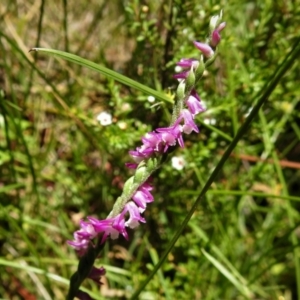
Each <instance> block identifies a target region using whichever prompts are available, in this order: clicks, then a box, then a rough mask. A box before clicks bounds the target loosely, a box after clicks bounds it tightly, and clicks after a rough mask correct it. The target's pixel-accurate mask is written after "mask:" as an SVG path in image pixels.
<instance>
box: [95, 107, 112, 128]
mask: <svg viewBox="0 0 300 300" xmlns="http://www.w3.org/2000/svg"><path fill="white" fill-rule="evenodd" d="M97 121H99V123H100V124H101V125H102V126H107V125H110V124H111V123H112V116H111V114H109V113H107V112H106V111H102V112H101V113H100V114H99V115H98V116H97Z"/></svg>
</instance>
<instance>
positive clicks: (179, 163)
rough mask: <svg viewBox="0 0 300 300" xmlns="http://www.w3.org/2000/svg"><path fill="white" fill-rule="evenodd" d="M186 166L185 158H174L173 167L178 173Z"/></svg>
mask: <svg viewBox="0 0 300 300" xmlns="http://www.w3.org/2000/svg"><path fill="white" fill-rule="evenodd" d="M185 165H186V162H185V160H184V158H183V156H173V157H172V167H173V168H174V169H176V170H178V171H180V170H182V169H183V168H184V166H185Z"/></svg>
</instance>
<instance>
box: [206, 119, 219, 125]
mask: <svg viewBox="0 0 300 300" xmlns="http://www.w3.org/2000/svg"><path fill="white" fill-rule="evenodd" d="M203 122H204V124H207V125H216V123H217V120H216V119H215V118H204V120H203Z"/></svg>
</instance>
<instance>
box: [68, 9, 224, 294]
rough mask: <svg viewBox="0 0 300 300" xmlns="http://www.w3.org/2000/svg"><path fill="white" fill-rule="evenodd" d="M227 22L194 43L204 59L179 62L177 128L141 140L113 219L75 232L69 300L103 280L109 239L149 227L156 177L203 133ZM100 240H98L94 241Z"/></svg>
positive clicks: (217, 22) (214, 23)
mask: <svg viewBox="0 0 300 300" xmlns="http://www.w3.org/2000/svg"><path fill="white" fill-rule="evenodd" d="M221 19H222V13H220V15H218V16H214V17H212V18H211V21H210V34H209V37H208V39H207V40H206V42H205V43H200V42H197V41H195V42H194V45H195V47H196V48H197V49H199V50H200V52H201V53H202V54H201V56H200V58H199V59H189V58H184V59H181V60H180V61H179V62H178V63H177V65H178V66H179V67H181V68H182V69H183V71H182V72H181V73H178V74H175V75H174V78H175V79H177V80H179V84H178V88H177V90H176V95H175V103H174V107H173V112H172V119H171V123H170V125H169V126H168V127H164V128H157V129H155V130H154V131H152V132H149V133H147V134H146V135H145V136H144V137H142V139H141V140H142V145H141V146H139V147H137V148H136V149H135V150H131V151H129V154H130V156H131V157H132V159H133V160H134V163H127V164H126V166H127V167H128V168H131V169H135V174H134V175H133V176H132V177H130V178H129V179H128V180H127V181H126V182H125V184H124V188H123V192H122V194H121V195H120V196H119V197H118V198H117V200H116V202H115V204H114V206H113V208H112V211H111V212H110V214H109V215H108V216H107V218H106V219H104V220H98V219H96V218H94V217H87V221H84V220H81V221H80V227H81V228H80V229H79V230H78V231H76V232H75V233H74V240H73V241H68V244H69V245H70V246H72V247H73V248H74V249H75V250H77V252H78V253H79V254H80V255H81V256H82V258H81V260H80V263H79V267H78V271H77V272H76V273H75V274H76V276H75V277H74V278H75V279H76V280H75V279H74V280H73V282H72V280H71V284H70V291H72V292H69V296H70V298H68V299H72V298H71V297H72V296H75V295H77V296H78V297H80V298H83V296H80V295H83V294H82V292H80V294H76V291H78V289H79V286H80V284H81V282H82V280H83V279H82V277H90V278H91V279H93V280H95V278H96V280H97V281H98V282H99V281H100V278H101V276H102V275H104V274H105V270H104V269H103V268H100V269H97V268H95V267H93V263H94V261H95V259H96V256H97V255H98V254H99V252H100V251H101V249H102V247H103V245H104V243H105V241H106V240H107V239H108V238H111V239H116V238H118V237H119V235H120V234H121V235H123V237H124V238H125V239H128V233H127V229H126V228H128V227H129V228H136V227H137V226H139V223H145V222H146V220H145V219H144V218H143V217H142V215H141V214H142V213H143V212H144V211H145V209H146V208H147V204H148V203H151V202H153V201H154V198H153V196H152V194H151V191H152V190H153V187H152V185H151V183H150V180H151V175H152V174H153V173H154V172H155V171H156V170H157V169H158V168H160V166H161V165H162V163H163V162H164V160H165V157H166V155H167V153H168V150H169V149H170V148H172V147H174V146H176V145H177V144H178V145H179V146H180V147H184V141H183V133H185V134H190V133H191V132H193V131H194V132H196V133H198V132H199V129H198V126H197V125H196V123H195V121H194V120H195V116H196V115H198V114H199V113H201V112H203V111H205V108H204V106H203V105H202V103H201V99H200V97H199V95H198V94H197V92H196V89H195V86H196V84H197V83H198V82H199V80H200V79H201V77H202V75H203V72H204V70H205V68H206V67H207V66H208V65H210V64H211V63H212V62H213V61H214V60H215V58H216V55H217V45H218V44H219V42H220V40H221V36H220V32H221V31H222V30H223V29H224V27H225V23H224V22H223V23H222V22H221ZM95 240H97V241H96V242H94V241H95ZM91 257H92V259H91ZM82 261H89V263H86V264H83V263H82ZM82 265H85V266H86V267H82ZM80 268H81V269H80ZM82 268H83V270H82ZM75 274H74V275H75ZM80 274H84V276H80ZM89 274H92V275H93V276H89ZM74 275H73V276H74ZM78 278H80V280H78Z"/></svg>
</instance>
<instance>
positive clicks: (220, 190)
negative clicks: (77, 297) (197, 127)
mask: <svg viewBox="0 0 300 300" xmlns="http://www.w3.org/2000/svg"><path fill="white" fill-rule="evenodd" d="M148 2H149V4H148V6H146V5H142V1H139V0H138V1H133V0H132V1H131V0H130V1H111V2H110V1H89V2H84V1H81V2H79V3H77V2H76V5H75V2H74V3H73V2H72V3H71V2H67V1H61V2H46V1H45V2H43V1H42V2H41V4H40V3H36V2H34V1H23V2H22V1H19V2H13V1H8V0H5V1H4V2H3V3H1V4H0V90H1V91H0V166H1V167H0V199H1V200H0V205H1V208H0V274H1V275H0V279H1V280H0V282H1V283H0V298H3V299H29V298H30V296H32V297H33V298H32V299H64V298H65V297H66V294H67V290H68V284H69V279H70V277H71V275H72V274H73V273H74V272H75V270H76V268H77V264H78V258H77V257H76V253H75V252H74V251H73V250H72V249H71V248H70V247H69V246H67V244H66V240H68V239H72V234H73V232H74V231H75V230H77V229H78V221H79V220H80V219H81V218H84V217H86V216H88V215H93V216H96V217H97V218H105V217H106V216H107V215H108V213H109V212H110V210H111V208H112V206H113V203H114V201H115V199H116V198H117V197H118V196H119V195H120V193H121V188H122V184H123V183H124V182H125V180H126V179H127V178H128V177H129V176H130V175H131V173H130V172H129V171H128V169H127V168H126V167H125V166H124V163H125V162H128V161H130V157H129V155H128V154H127V153H128V151H129V150H131V149H133V148H135V147H136V146H138V145H139V143H140V138H141V136H142V135H144V134H145V133H146V132H148V131H150V130H152V129H154V128H156V127H158V126H160V127H163V126H166V125H168V124H169V121H170V119H171V116H170V111H171V109H172V103H170V101H169V99H170V98H169V97H168V96H167V95H168V94H169V93H173V92H174V91H175V88H176V84H177V83H176V81H175V80H174V79H172V75H173V73H174V64H175V62H177V61H178V60H179V59H180V58H182V57H192V56H196V55H197V50H195V49H194V47H193V45H192V41H193V40H194V39H197V40H199V41H201V40H204V39H205V37H206V34H207V26H208V21H209V18H210V17H211V16H212V15H214V14H217V13H218V12H219V10H220V9H221V8H222V9H223V10H224V20H225V21H226V22H227V27H226V28H225V30H224V32H223V34H222V41H221V45H220V48H219V56H218V58H217V60H216V61H215V63H214V64H213V65H212V66H211V67H210V68H209V70H208V73H207V74H206V75H205V76H204V77H203V79H202V80H201V82H200V85H199V86H198V88H197V91H198V93H199V95H200V97H201V98H202V99H203V100H204V101H205V103H206V105H207V108H208V110H207V111H206V112H205V113H203V114H201V115H199V116H198V117H197V123H199V124H201V132H200V134H198V135H196V134H192V135H190V136H186V137H185V145H186V147H185V148H184V149H176V150H175V151H174V152H173V153H172V154H170V155H169V156H170V157H171V156H172V155H183V156H184V158H185V160H186V162H187V164H186V166H185V168H184V170H183V171H177V170H175V169H173V168H172V165H171V161H170V160H168V161H167V162H166V163H165V164H164V166H163V168H162V169H160V170H159V171H158V172H157V173H156V174H155V177H154V181H153V183H154V186H155V191H154V197H155V201H154V203H152V204H151V205H149V206H148V208H147V211H146V212H145V218H146V220H147V223H146V224H143V225H141V226H140V227H139V228H138V229H136V230H134V231H131V232H130V240H129V241H125V240H124V239H122V238H120V239H118V240H116V241H111V242H109V243H107V244H106V245H105V248H104V251H103V253H102V256H101V257H100V258H99V259H98V260H97V262H96V265H97V266H98V267H99V266H104V267H105V268H106V270H107V274H106V276H105V278H103V279H102V282H103V283H104V284H103V285H102V286H101V287H100V288H99V287H97V286H96V285H94V284H91V283H90V282H89V281H88V280H86V281H85V282H84V284H83V288H85V290H86V291H89V293H90V294H91V295H93V296H94V298H95V299H127V298H130V297H131V296H132V295H133V294H134V292H135V291H137V290H138V288H139V287H140V286H142V285H143V283H144V282H147V285H145V287H144V288H142V292H141V294H140V299H212V300H213V299H285V300H289V299H300V293H299V291H300V269H299V228H298V227H299V221H300V216H299V208H300V207H299V205H300V204H299V201H300V188H299V180H300V172H299V163H300V161H299V157H300V155H299V145H300V123H299V117H300V113H299V107H300V104H299V101H300V96H299V95H300V86H299V74H298V73H299V72H298V70H299V60H298V59H297V58H295V59H294V62H293V65H292V66H291V67H290V68H289V69H288V70H287V72H286V73H285V75H284V76H283V77H282V78H280V80H279V83H278V84H276V87H275V85H274V88H273V89H272V90H271V92H272V93H271V94H270V95H269V96H268V97H265V98H264V99H263V101H264V102H265V103H264V105H263V106H262V108H261V109H260V110H259V112H258V114H257V115H256V116H255V109H254V110H252V112H253V111H254V113H253V117H254V119H253V120H252V122H251V124H250V127H249V129H248V131H246V132H245V133H244V134H243V135H242V136H238V138H239V139H238V140H237V139H235V137H236V136H237V133H238V132H239V128H241V127H242V126H243V124H245V122H248V121H250V119H251V117H250V119H246V116H247V115H248V113H249V112H250V111H251V109H252V108H253V107H254V106H255V104H257V103H258V101H259V99H262V98H260V95H262V94H263V93H265V92H266V91H267V88H266V86H267V85H270V83H272V80H274V75H275V72H276V70H277V69H278V66H279V65H280V64H281V63H282V62H284V60H285V59H286V57H287V55H288V54H289V53H290V52H291V50H292V49H293V48H294V44H295V43H296V40H297V38H298V36H299V24H300V2H299V1H298V0H296V1H290V0H289V1H285V2H282V3H281V2H278V3H275V2H274V1H254V2H247V1H235V0H230V1H221V2H216V1H200V2H199V1H180V0H173V1H167V0H164V1H148ZM150 3H151V4H150ZM112 20H113V22H112ZM32 47H43V48H52V49H57V50H60V51H67V52H70V53H72V54H74V55H77V56H79V57H82V58H84V59H88V60H91V61H93V62H95V63H96V64H99V65H101V66H105V67H106V68H109V69H111V70H113V71H115V72H118V73H120V74H122V75H124V76H127V77H129V78H131V79H132V80H135V81H137V82H139V83H140V84H142V85H144V86H146V87H148V88H151V89H154V90H156V91H157V100H156V103H155V105H153V104H151V103H149V102H148V101H147V96H148V95H147V91H146V90H145V89H144V90H143V89H142V88H141V86H140V85H138V84H136V85H135V86H134V83H133V84H129V86H128V85H126V82H122V83H120V82H119V81H118V80H115V77H112V78H108V77H106V76H103V75H101V74H100V73H98V72H95V71H93V70H91V69H88V68H84V67H82V66H80V65H77V64H74V63H72V62H69V61H66V60H63V59H56V58H55V57H53V56H49V55H45V54H43V53H39V52H38V53H28V50H29V49H30V48H32ZM124 83H125V84H124ZM159 95H161V99H159V100H158V97H160V96H159ZM266 100H267V101H266ZM101 111H108V112H110V113H111V114H112V115H113V124H112V125H110V126H106V127H104V126H101V125H100V124H99V122H98V121H97V120H96V116H97V115H98V113H99V112H101ZM251 116H252V115H251ZM209 120H210V122H211V123H210V125H207V122H208V121H209ZM214 122H215V123H214ZM232 141H237V142H238V143H237V144H236V145H233V146H234V147H233V148H234V149H233V154H232V155H231V156H230V157H229V158H228V159H227V160H226V161H225V156H226V155H227V154H228V155H229V154H230V153H229V152H226V149H227V147H228V146H229V145H230V144H231V143H232ZM224 153H225V154H224ZM226 153H227V154H226ZM222 159H223V162H224V166H223V168H222V169H221V170H220V172H219V173H218V174H216V173H213V172H214V170H215V168H216V166H217V165H218V164H219V162H220V160H222ZM286 160H288V161H290V162H291V163H290V164H288V166H287V165H286V164H285V161H286ZM211 174H215V175H217V176H216V177H215V178H214V180H213V182H212V185H211V187H210V188H209V189H208V191H207V193H206V194H205V196H204V197H202V198H201V201H200V202H199V204H198V205H197V206H194V204H195V202H196V199H197V197H198V196H199V194H200V192H201V191H202V189H203V188H204V187H205V186H206V184H207V182H208V180H209V178H210V176H211ZM207 187H208V186H207ZM193 206H194V208H195V211H194V212H193V211H191V209H192V207H193ZM188 214H190V215H191V216H192V217H191V219H190V220H189V222H187V226H186V227H185V228H182V227H181V225H182V223H183V222H184V220H185V218H186V217H187V216H188ZM186 221H188V220H187V219H186ZM176 234H177V235H178V237H179V239H178V240H177V241H176V242H175V240H174V236H176ZM172 241H173V242H174V246H173V247H171V252H169V253H167V252H166V250H167V249H169V246H170V245H171V244H172ZM162 257H165V258H166V260H165V261H164V263H163V264H162V265H161V267H160V268H159V270H158V271H157V272H156V273H155V274H154V273H153V272H152V271H153V270H155V265H157V264H158V263H159V262H160V260H161V258H162ZM161 262H162V261H161ZM160 264H161V263H159V265H160ZM151 273H152V275H153V276H152V275H151Z"/></svg>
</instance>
